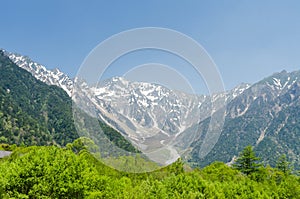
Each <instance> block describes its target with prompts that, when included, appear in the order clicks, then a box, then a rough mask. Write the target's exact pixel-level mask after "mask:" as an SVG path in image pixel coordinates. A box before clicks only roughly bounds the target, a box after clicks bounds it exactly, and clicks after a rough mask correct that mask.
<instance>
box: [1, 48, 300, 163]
mask: <svg viewBox="0 0 300 199" xmlns="http://www.w3.org/2000/svg"><path fill="white" fill-rule="evenodd" d="M3 54H4V55H5V56H7V57H8V58H9V59H10V60H12V61H13V62H14V63H15V64H16V65H18V66H19V67H20V68H22V69H25V70H26V71H28V72H29V73H31V74H32V76H34V77H35V78H36V79H37V80H40V81H42V82H44V83H46V84H48V85H55V86H58V87H60V88H62V89H63V90H64V91H65V92H66V94H67V95H68V96H69V97H72V99H73V101H74V102H76V103H77V105H78V106H79V107H80V108H82V109H84V110H85V111H87V112H88V113H89V114H90V115H91V116H94V117H98V118H99V119H100V120H102V121H103V122H104V123H106V124H107V125H109V126H110V127H112V128H113V129H115V130H117V131H118V132H120V133H121V135H122V136H123V137H125V138H126V139H127V140H129V141H130V142H131V143H132V144H133V145H134V146H136V147H137V148H139V149H140V150H142V151H143V152H145V153H146V154H147V153H148V155H150V157H151V153H153V151H155V150H157V149H161V148H166V147H167V150H168V153H170V157H169V158H170V159H172V158H177V157H178V156H179V155H182V156H183V158H184V159H186V161H188V162H190V163H191V164H193V165H200V166H205V165H207V164H209V163H211V162H213V161H216V160H219V161H224V162H227V163H229V164H230V162H232V161H233V160H234V159H235V157H236V156H237V155H238V154H239V152H240V151H241V150H242V149H243V148H244V147H245V146H247V145H252V146H254V149H255V151H256V152H257V153H258V154H259V155H260V156H261V157H262V159H263V162H264V163H265V164H271V165H273V166H274V164H275V161H276V160H277V158H278V157H279V156H280V155H281V154H287V157H288V159H289V160H290V161H292V162H293V163H294V166H295V167H296V168H299V166H300V146H299V143H300V125H299V124H300V121H299V119H298V118H300V107H299V106H300V100H299V95H300V71H295V72H290V73H288V72H286V71H282V72H280V73H274V74H273V75H271V76H270V77H267V78H265V79H263V80H261V81H259V82H257V83H254V84H252V85H250V84H241V85H238V86H237V87H236V88H234V89H232V90H229V91H226V92H224V93H214V94H212V95H211V96H209V95H192V94H187V93H184V92H181V91H173V90H171V89H168V88H166V87H164V86H161V85H158V84H153V83H146V82H132V81H128V80H126V79H124V78H123V77H113V78H111V79H108V80H106V81H104V82H101V83H99V84H98V85H87V83H86V82H84V81H83V80H79V79H76V78H75V79H71V78H69V77H68V76H67V75H65V74H64V73H62V72H61V71H59V69H54V70H48V69H47V68H46V67H45V66H43V65H41V64H38V63H36V62H34V61H32V60H31V59H30V58H28V57H26V56H22V55H18V54H14V53H9V52H6V51H3ZM78 88H79V89H78ZM74 91H75V93H74ZM222 110H224V112H222ZM220 112H222V113H223V114H224V124H223V127H222V129H221V132H220V133H219V136H220V137H219V139H218V141H217V142H216V143H215V145H214V146H213V147H212V149H211V150H210V152H209V153H208V154H207V155H205V156H204V157H202V156H201V146H202V145H203V144H204V141H205V137H206V136H207V132H208V129H209V126H210V122H211V120H212V118H213V117H214V116H215V115H217V114H219V113H220ZM212 131H213V130H212ZM209 133H217V132H209ZM191 135H192V136H191ZM191 137H193V139H191ZM170 146H171V148H170ZM174 150H175V151H176V152H175V153H174ZM172 152H173V153H172ZM158 153H161V150H158ZM156 155H157V154H156ZM164 157H165V156H163V157H160V158H159V160H158V162H160V163H162V164H164V163H166V162H162V159H163V158H164Z"/></svg>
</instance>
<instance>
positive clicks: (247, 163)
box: [233, 146, 261, 175]
mask: <svg viewBox="0 0 300 199" xmlns="http://www.w3.org/2000/svg"><path fill="white" fill-rule="evenodd" d="M259 160H260V158H259V157H256V155H255V153H254V151H253V148H252V146H246V147H245V148H244V149H243V151H242V153H241V154H240V156H239V157H238V158H237V159H236V161H235V164H234V165H233V166H234V168H236V169H238V170H239V171H241V172H242V173H244V174H246V175H249V174H251V173H253V172H255V171H257V170H258V168H259V167H260V166H261V164H259V163H257V162H258V161H259Z"/></svg>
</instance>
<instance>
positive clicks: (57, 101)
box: [0, 51, 135, 151]
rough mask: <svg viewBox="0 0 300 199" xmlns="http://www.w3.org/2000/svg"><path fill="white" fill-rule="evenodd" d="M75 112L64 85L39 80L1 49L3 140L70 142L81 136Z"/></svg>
mask: <svg viewBox="0 0 300 199" xmlns="http://www.w3.org/2000/svg"><path fill="white" fill-rule="evenodd" d="M72 114H73V113H72V100H71V98H70V97H69V96H68V95H67V93H66V92H65V91H64V90H63V89H61V88H59V87H57V86H49V85H47V84H45V83H43V82H41V81H39V80H37V79H36V78H35V77H33V76H32V75H31V74H30V73H29V72H27V71H25V70H24V69H22V68H20V67H18V66H17V65H16V64H14V63H13V62H12V61H11V60H10V59H9V58H8V57H6V56H5V55H4V54H3V52H2V51H0V143H8V144H17V145H22V144H23V145H50V144H58V145H61V146H63V145H66V144H67V143H70V142H72V141H74V140H75V139H76V138H78V136H79V135H78V134H77V132H76V129H75V125H74V121H73V115H72ZM81 116H82V118H84V119H85V120H87V121H90V120H96V119H94V118H91V117H90V116H88V115H86V114H84V113H82V114H81ZM96 122H97V123H98V124H99V126H96V127H101V128H102V130H103V132H104V134H105V135H107V137H108V138H109V139H110V140H111V141H112V142H114V143H115V144H116V145H117V146H119V147H121V148H123V149H125V150H127V151H135V149H134V148H133V146H132V145H131V144H130V143H129V142H128V141H127V140H126V139H124V138H123V137H122V136H121V135H120V134H119V133H118V132H117V131H115V130H114V129H112V128H110V127H109V126H107V125H105V124H104V123H102V122H100V121H96Z"/></svg>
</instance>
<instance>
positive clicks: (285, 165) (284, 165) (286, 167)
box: [276, 155, 292, 174]
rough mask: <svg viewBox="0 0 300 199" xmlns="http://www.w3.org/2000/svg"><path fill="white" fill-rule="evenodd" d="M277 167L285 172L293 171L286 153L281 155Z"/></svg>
mask: <svg viewBox="0 0 300 199" xmlns="http://www.w3.org/2000/svg"><path fill="white" fill-rule="evenodd" d="M276 168H277V169H278V170H280V171H282V172H283V173H284V174H290V173H291V172H292V166H291V163H290V162H288V161H287V158H286V155H282V156H280V157H279V159H278V161H277V164H276Z"/></svg>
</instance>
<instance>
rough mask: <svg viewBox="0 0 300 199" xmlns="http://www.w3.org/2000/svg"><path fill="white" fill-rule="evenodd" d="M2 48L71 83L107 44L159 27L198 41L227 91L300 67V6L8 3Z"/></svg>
mask: <svg viewBox="0 0 300 199" xmlns="http://www.w3.org/2000/svg"><path fill="white" fill-rule="evenodd" d="M0 9H1V12H0V48H4V49H6V50H8V51H11V52H18V53H21V54H23V55H28V56H30V57H31V58H32V59H33V60H35V61H37V62H39V63H41V64H44V65H45V66H46V67H48V68H55V67H59V68H60V69H61V70H62V71H63V72H65V73H67V74H68V75H70V76H71V77H72V76H74V75H75V74H76V71H77V69H78V68H79V66H80V64H81V63H82V61H83V60H84V58H85V57H86V56H87V54H88V53H89V52H90V51H91V50H92V49H93V48H94V47H95V46H96V45H97V44H99V43H100V42H101V41H103V40H104V39H106V38H108V37H109V36H111V35H113V34H116V33H119V32H121V31H124V30H127V29H131V28H138V27H145V26H152V27H153V26H157V27H164V28H171V29H174V30H177V31H180V32H182V33H184V34H186V35H188V36H190V37H192V38H194V39H195V40H196V41H198V42H199V43H200V44H201V45H202V46H203V47H204V48H205V49H206V50H207V51H208V53H209V54H210V55H211V57H212V58H213V59H214V61H215V62H216V64H217V66H218V67H219V70H220V73H221V75H222V77H223V80H224V84H225V87H226V88H227V89H230V88H232V87H234V86H236V85H237V84H239V83H241V82H249V83H253V82H255V81H258V80H260V79H262V78H263V77H266V76H268V75H271V74H272V73H273V72H279V71H281V70H283V69H286V70H288V71H292V70H298V69H299V67H300V1H296V0H295V1H290V0H287V1H276V0H265V1H260V0H257V1H254V0H253V1H241V0H232V1H231V0H226V1H199V0H195V1H177V3H175V1H171V0H170V1H167V0H164V1H159V0H157V1H142V0H136V1H130V0H128V1H122V0H120V1H111V0H109V1H91V0H86V1H83V0H82V1H76V0H68V1H67V0H51V1H50V0H49V1H40V0H35V1H33V0H26V1H22V0H19V1H16V0H9V1H1V2H0Z"/></svg>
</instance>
